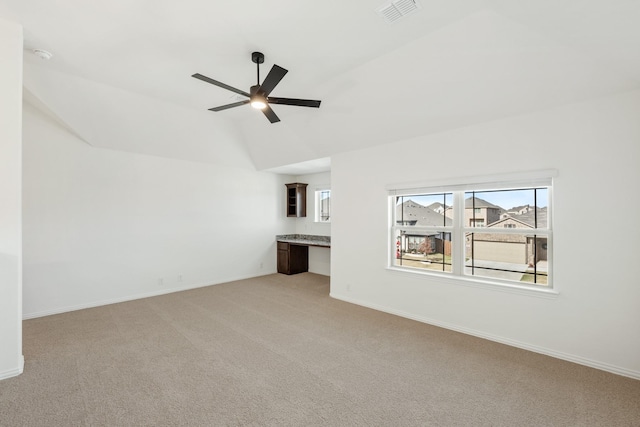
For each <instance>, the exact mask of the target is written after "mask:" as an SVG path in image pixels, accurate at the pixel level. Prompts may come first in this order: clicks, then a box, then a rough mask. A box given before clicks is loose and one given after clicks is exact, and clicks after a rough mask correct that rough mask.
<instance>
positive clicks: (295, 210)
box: [285, 182, 308, 217]
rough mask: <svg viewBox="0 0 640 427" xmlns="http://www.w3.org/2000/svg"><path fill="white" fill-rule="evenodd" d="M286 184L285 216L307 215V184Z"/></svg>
mask: <svg viewBox="0 0 640 427" xmlns="http://www.w3.org/2000/svg"><path fill="white" fill-rule="evenodd" d="M285 185H286V186H287V216H292V217H306V216H307V185H308V184H302V183H300V182H294V183H291V184H285Z"/></svg>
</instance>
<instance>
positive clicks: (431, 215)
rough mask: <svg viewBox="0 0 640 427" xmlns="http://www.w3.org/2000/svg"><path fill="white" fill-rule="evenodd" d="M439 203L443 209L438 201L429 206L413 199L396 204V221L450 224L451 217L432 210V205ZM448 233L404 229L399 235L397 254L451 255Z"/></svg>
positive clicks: (400, 222)
mask: <svg viewBox="0 0 640 427" xmlns="http://www.w3.org/2000/svg"><path fill="white" fill-rule="evenodd" d="M436 204H438V205H440V206H441V207H442V210H443V211H444V206H443V205H442V204H439V203H433V204H431V205H429V206H423V205H421V204H419V203H416V202H414V201H413V200H407V201H406V202H404V203H402V204H400V205H396V223H397V224H398V225H406V226H435V227H437V226H445V225H446V226H450V225H451V223H452V220H451V218H448V217H446V216H444V215H442V214H439V213H437V212H436V211H435V210H433V208H432V206H433V205H436ZM448 235H449V233H438V232H433V233H424V232H421V233H418V232H416V233H412V232H411V231H406V232H405V233H403V234H402V235H401V236H399V241H398V251H399V252H398V256H400V254H401V253H415V254H424V255H425V256H426V255H428V254H431V253H444V254H445V255H451V238H450V236H448Z"/></svg>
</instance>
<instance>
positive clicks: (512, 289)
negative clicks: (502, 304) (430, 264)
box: [387, 267, 560, 299]
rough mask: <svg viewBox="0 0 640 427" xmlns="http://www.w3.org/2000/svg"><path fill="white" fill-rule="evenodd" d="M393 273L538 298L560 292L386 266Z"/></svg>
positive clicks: (549, 296)
mask: <svg viewBox="0 0 640 427" xmlns="http://www.w3.org/2000/svg"><path fill="white" fill-rule="evenodd" d="M387 270H389V271H390V272H392V273H393V274H401V275H403V276H409V277H414V278H416V277H421V278H428V279H430V280H434V281H438V282H443V283H447V284H452V285H457V286H466V287H470V288H474V289H486V290H490V291H498V292H506V293H510V294H518V295H529V296H534V297H538V298H546V299H556V298H558V296H559V295H560V293H559V292H558V291H557V290H555V289H547V288H540V287H534V286H527V285H517V284H512V283H506V282H505V283H502V282H494V281H490V280H483V279H477V278H473V279H472V278H469V277H460V276H453V275H451V274H448V273H438V272H428V273H427V272H422V271H413V270H407V269H403V268H397V267H387Z"/></svg>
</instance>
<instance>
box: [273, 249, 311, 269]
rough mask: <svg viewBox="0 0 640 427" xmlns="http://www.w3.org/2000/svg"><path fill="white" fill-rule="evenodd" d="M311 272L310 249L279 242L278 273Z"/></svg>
mask: <svg viewBox="0 0 640 427" xmlns="http://www.w3.org/2000/svg"><path fill="white" fill-rule="evenodd" d="M306 271H309V247H308V246H302V245H294V244H291V243H286V242H278V273H283V274H298V273H304V272H306Z"/></svg>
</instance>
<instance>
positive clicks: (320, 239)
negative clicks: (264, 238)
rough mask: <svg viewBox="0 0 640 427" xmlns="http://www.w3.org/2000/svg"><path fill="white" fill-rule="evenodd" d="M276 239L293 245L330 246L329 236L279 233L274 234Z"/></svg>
mask: <svg viewBox="0 0 640 427" xmlns="http://www.w3.org/2000/svg"><path fill="white" fill-rule="evenodd" d="M276 241H278V242H286V243H291V244H294V245H306V246H322V247H325V248H330V247H331V236H314V235H311V234H281V235H278V236H276Z"/></svg>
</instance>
